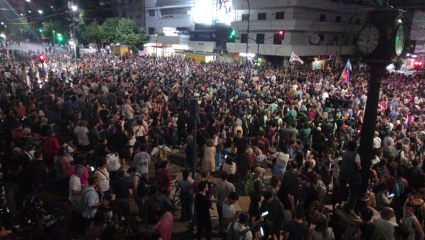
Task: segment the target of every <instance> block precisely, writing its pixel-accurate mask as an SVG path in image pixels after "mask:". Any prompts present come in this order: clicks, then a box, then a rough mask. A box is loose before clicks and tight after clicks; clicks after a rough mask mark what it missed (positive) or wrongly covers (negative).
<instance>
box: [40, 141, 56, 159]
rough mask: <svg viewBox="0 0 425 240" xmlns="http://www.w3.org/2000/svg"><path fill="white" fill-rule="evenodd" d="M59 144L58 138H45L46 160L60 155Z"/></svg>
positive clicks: (44, 151)
mask: <svg viewBox="0 0 425 240" xmlns="http://www.w3.org/2000/svg"><path fill="white" fill-rule="evenodd" d="M58 149H59V142H58V139H57V138H56V137H45V138H44V139H43V156H44V158H45V159H53V158H54V157H55V155H56V154H57V153H58Z"/></svg>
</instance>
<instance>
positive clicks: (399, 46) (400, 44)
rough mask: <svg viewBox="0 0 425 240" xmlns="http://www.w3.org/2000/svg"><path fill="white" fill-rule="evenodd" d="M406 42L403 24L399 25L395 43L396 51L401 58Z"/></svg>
mask: <svg viewBox="0 0 425 240" xmlns="http://www.w3.org/2000/svg"><path fill="white" fill-rule="evenodd" d="M405 42H406V37H405V32H404V26H403V25H402V24H400V25H398V27H397V30H396V34H395V42H394V50H395V54H396V55H397V56H400V55H401V54H402V53H403V50H404V44H405Z"/></svg>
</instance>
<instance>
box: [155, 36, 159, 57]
mask: <svg viewBox="0 0 425 240" xmlns="http://www.w3.org/2000/svg"><path fill="white" fill-rule="evenodd" d="M157 58H158V33H155V60H156V59H157Z"/></svg>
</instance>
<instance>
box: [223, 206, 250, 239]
mask: <svg viewBox="0 0 425 240" xmlns="http://www.w3.org/2000/svg"><path fill="white" fill-rule="evenodd" d="M247 224H248V215H247V214H245V213H241V214H240V215H239V221H236V220H233V221H232V222H231V223H230V225H229V228H228V229H227V234H226V238H227V240H240V239H242V240H252V232H251V229H250V228H249V227H248V226H246V225H247Z"/></svg>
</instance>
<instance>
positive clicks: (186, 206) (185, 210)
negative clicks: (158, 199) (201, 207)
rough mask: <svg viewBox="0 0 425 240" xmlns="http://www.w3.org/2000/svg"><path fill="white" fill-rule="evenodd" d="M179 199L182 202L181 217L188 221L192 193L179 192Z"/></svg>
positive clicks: (190, 217)
mask: <svg viewBox="0 0 425 240" xmlns="http://www.w3.org/2000/svg"><path fill="white" fill-rule="evenodd" d="M180 201H181V204H182V209H181V217H180V218H181V219H182V220H183V221H188V220H190V219H192V215H193V214H192V205H193V194H190V193H186V192H180Z"/></svg>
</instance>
